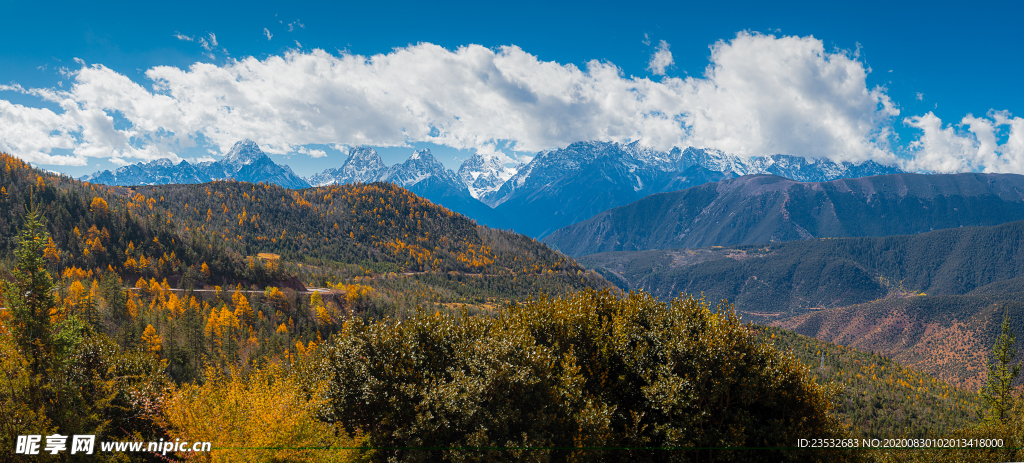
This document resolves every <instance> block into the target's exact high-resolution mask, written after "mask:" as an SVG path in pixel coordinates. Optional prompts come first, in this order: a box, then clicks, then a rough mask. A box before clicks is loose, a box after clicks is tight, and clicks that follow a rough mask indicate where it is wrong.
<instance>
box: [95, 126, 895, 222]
mask: <svg viewBox="0 0 1024 463" xmlns="http://www.w3.org/2000/svg"><path fill="white" fill-rule="evenodd" d="M511 161H512V160H511V159H510V158H508V157H506V156H504V155H503V154H501V153H489V154H480V153H476V154H474V155H473V156H471V157H470V158H468V159H467V160H466V161H465V162H463V163H462V166H461V167H460V168H459V170H458V173H456V172H452V171H451V170H450V169H448V168H446V167H444V165H443V164H441V163H440V162H438V160H437V159H435V158H434V156H433V155H432V154H431V153H430V151H429V150H418V151H415V152H413V153H412V155H411V156H410V157H409V159H408V160H406V161H405V162H403V163H401V164H396V165H393V166H387V165H385V164H384V162H383V161H382V160H381V158H380V156H379V155H378V154H377V152H376V151H374V150H373V149H371V148H368V147H359V148H351V149H350V150H349V157H348V159H346V160H345V162H344V164H342V166H341V167H337V168H331V169H327V170H324V171H323V172H321V173H319V174H316V175H313V176H310V177H309V178H307V179H305V180H303V179H301V178H299V177H298V176H296V175H295V173H294V172H292V170H291V169H290V168H289V167H288V166H282V165H278V164H275V163H274V162H273V161H272V160H271V159H270V158H269V157H267V156H266V154H264V153H263V151H261V150H260V149H259V146H257V145H256V143H255V142H253V141H251V140H242V141H240V142H238V143H236V144H235V145H234V146H233V147H232V148H231V150H230V151H229V152H228V153H227V155H225V156H224V158H223V159H221V160H219V161H212V162H201V163H195V164H190V163H188V162H185V161H182V162H181V163H179V164H177V165H175V164H173V163H171V162H170V161H168V160H157V161H152V162H149V163H139V164H135V165H131V166H125V167H121V168H119V169H117V170H116V171H114V172H110V171H104V172H97V173H95V174H93V175H89V176H85V177H83V178H82V179H83V180H86V181H90V182H95V183H106V184H112V185H147V184H166V183H202V182H209V181H213V180H219V179H228V178H233V179H235V180H239V181H246V182H267V183H275V184H278V185H281V186H284V187H287V188H305V187H308V186H309V185H315V186H324V185H331V184H346V183H357V182H361V183H371V182H390V183H394V184H396V185H399V186H402V187H404V188H407V189H409V190H410V191H412V192H413V193H416V194H418V195H420V196H423V197H425V198H427V199H429V200H431V201H433V202H435V203H438V204H441V205H444V206H445V207H448V208H450V209H452V210H455V211H457V212H461V213H463V214H465V215H467V216H469V217H471V218H474V219H476V220H477V221H478V222H480V223H483V224H486V225H490V226H494V227H501V228H513V229H515V230H517V231H519V232H522V233H525V234H527V235H530V236H534V237H543V236H545V235H547V234H549V233H551V232H553V231H554V230H557V229H559V228H561V227H564V226H566V225H571V224H573V223H577V222H580V221H583V220H586V219H588V218H590V217H591V216H593V215H595V214H597V213H599V212H602V211H605V210H607V209H610V208H613V207H617V206H622V205H625V204H628V203H631V202H633V201H637V200H639V199H641V198H644V197H646V196H648V195H651V194H655V193H663V192H669V191H678V190H683V189H686V188H690V187H694V186H698V185H702V184H705V183H708V182H717V181H720V180H723V179H728V178H733V177H739V176H742V175H749V174H774V175H778V176H781V177H786V178H789V179H792V180H797V181H801V182H825V181H831V180H835V179H839V178H853V177H865V176H872V175H883V174H895V173H900V172H901V171H900V170H899V169H897V168H895V167H890V166H884V165H881V164H878V163H875V162H872V161H868V162H863V163H857V164H855V163H850V162H838V163H837V162H834V161H831V160H829V159H827V158H816V159H806V158H803V157H796V156H787V155H773V156H764V157H750V158H744V157H739V156H735V155H730V154H728V153H724V152H722V151H719V150H714V149H699V148H686V149H679V148H673V149H672V150H671V151H668V152H665V151H658V150H655V149H651V148H648V147H645V146H642V145H640V144H639V143H637V142H634V143H629V144H621V143H612V142H578V143H573V144H571V145H569V146H567V147H565V148H561V149H556V150H548V151H541V152H539V153H537V154H536V155H535V156H534V157H533V159H532V160H531V161H530V162H529V163H527V164H526V165H521V164H520V165H517V166H515V167H509V164H511V163H512V162H511ZM307 181H308V183H307Z"/></svg>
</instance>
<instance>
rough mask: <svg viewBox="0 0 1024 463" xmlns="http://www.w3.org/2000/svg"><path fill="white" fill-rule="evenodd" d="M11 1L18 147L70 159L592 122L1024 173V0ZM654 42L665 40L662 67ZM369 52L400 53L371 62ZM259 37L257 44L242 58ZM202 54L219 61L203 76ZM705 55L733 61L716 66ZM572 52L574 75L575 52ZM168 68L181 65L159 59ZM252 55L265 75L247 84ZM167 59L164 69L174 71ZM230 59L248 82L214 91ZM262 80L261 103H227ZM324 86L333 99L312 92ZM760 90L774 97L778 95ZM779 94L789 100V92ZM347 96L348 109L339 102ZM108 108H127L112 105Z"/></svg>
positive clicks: (703, 141)
mask: <svg viewBox="0 0 1024 463" xmlns="http://www.w3.org/2000/svg"><path fill="white" fill-rule="evenodd" d="M3 9H4V10H5V11H7V12H9V14H8V15H7V17H8V18H16V19H15V20H9V21H6V22H5V26H4V37H5V38H4V46H3V47H0V85H3V87H0V124H3V125H6V126H7V127H6V128H4V127H2V126H0V149H3V150H5V151H8V152H11V153H12V154H15V155H19V156H22V157H24V158H26V159H28V160H30V161H32V162H33V163H34V164H36V165H40V166H42V167H45V168H49V169H53V170H57V171H61V172H66V173H69V174H71V175H75V176H79V175H82V174H86V173H91V172H93V171H96V170H98V169H100V168H103V169H106V168H113V167H116V166H117V165H120V164H124V163H134V162H138V161H140V160H146V159H153V158H156V157H168V156H177V158H187V159H194V158H202V157H204V156H213V157H216V155H217V154H218V153H222V152H224V151H225V150H226V149H227V148H229V140H232V139H234V138H241V137H242V136H250V138H254V139H255V140H256V141H257V142H258V143H260V144H261V146H264V147H265V149H267V151H269V152H272V153H275V155H274V157H275V159H276V160H277V161H279V162H286V163H288V164H290V165H292V167H293V168H294V169H295V170H296V171H297V172H298V173H299V174H300V175H309V174H312V173H315V172H318V171H320V170H322V169H323V168H325V167H333V166H337V165H340V163H341V162H343V160H344V158H345V156H344V154H343V152H342V151H341V150H343V149H344V147H343V146H342V145H352V144H363V143H361V142H367V143H366V144H370V145H373V146H378V147H380V149H379V150H378V151H380V152H382V154H383V155H384V158H385V162H387V163H389V164H391V163H395V162H399V161H401V160H402V159H403V158H404V157H406V156H408V154H409V153H411V151H412V148H413V147H430V148H432V150H433V151H434V152H435V154H436V155H438V157H439V158H440V159H441V160H442V161H443V162H444V163H445V164H446V165H448V166H449V167H452V168H457V166H458V164H459V162H460V161H461V159H464V158H465V157H466V156H467V155H468V154H469V153H471V152H472V151H473V150H482V151H483V152H487V153H490V152H497V153H503V154H507V155H511V156H515V155H517V154H529V153H531V152H534V151H536V150H539V149H548V148H554V147H558V146H564V145H565V144H566V143H568V142H571V141H574V139H575V138H598V139H607V140H614V141H623V140H627V139H641V140H642V141H644V142H645V143H647V142H649V143H650V144H652V145H656V146H658V147H667V146H671V145H680V144H693V145H701V146H704V147H714V148H719V149H723V150H724V151H729V152H735V153H737V154H741V155H761V154H772V153H774V152H785V153H786V154H796V155H805V156H830V157H833V158H838V159H847V160H852V161H861V160H865V159H876V160H879V161H883V162H890V163H903V164H904V165H906V166H907V167H909V168H911V169H924V170H936V171H965V170H987V171H1008V172H1016V173H1024V171H1022V170H1021V169H1024V146H1018V145H1017V144H1015V143H1016V141H1015V140H1016V139H1017V138H1020V139H1021V140H1024V122H1022V119H1020V118H1019V117H1018V114H1019V115H1020V116H1024V91H1022V90H1021V85H1020V76H1021V75H1022V74H1024V73H1022V71H1024V69H1022V67H1024V47H1022V46H1021V39H1020V37H1019V31H1020V24H1019V20H1018V19H1017V18H1020V17H1021V16H1022V11H1021V8H1020V7H1019V6H1017V5H1015V4H1013V3H1010V2H1004V3H986V2H974V3H970V4H966V3H962V2H959V3H947V4H939V3H935V2H920V3H898V2H856V3H853V2H848V3H828V4H826V3H825V2H786V3H785V4H782V5H778V4H772V2H700V3H688V2H663V3H650V2H648V3H645V4H644V5H643V6H632V5H629V6H627V5H626V4H625V3H622V2H615V3H599V2H565V3H560V4H558V5H554V6H553V5H550V4H548V3H546V2H513V3H494V2H489V3H488V2H462V3H447V4H438V3H430V2H358V3H356V2H352V3H338V2H324V3H302V4H295V3H283V2H245V3H242V2H238V3H233V4H232V3H222V2H177V3H175V4H174V6H173V7H171V6H167V5H152V4H147V3H137V2H108V3H107V4H106V5H104V6H100V7H94V6H90V5H86V4H83V3H82V2H50V3H46V4H37V3H32V2H8V1H5V2H4V4H3ZM786 38H791V39H792V40H785V39H786ZM715 44H719V45H717V51H718V54H717V55H716V54H715V52H714V51H713V49H712V48H709V47H712V46H715ZM471 45H479V46H481V47H482V48H479V49H477V48H473V47H471ZM510 46H512V47H514V48H503V47H510ZM815 47H817V48H815ZM459 50H463V52H461V53H460V52H459ZM659 50H667V51H668V53H670V55H664V54H663V55H662V58H665V56H671V60H670V61H671V64H670V65H668V66H665V67H664V68H663V69H662V68H661V67H659V66H657V65H656V64H657V62H656V60H654V57H655V54H656V53H658V52H659ZM815 50H818V51H815ZM446 51H447V53H445V52H446ZM375 56H381V57H385V58H388V59H383V58H382V59H379V60H377V62H373V63H370V62H371V61H373V59H372V58H373V57H375ZM249 57H252V58H254V59H255V61H256V62H255V63H252V62H250V65H248V66H241V65H239V63H241V62H244V61H245V60H246V59H247V58H249ZM345 57H349V58H353V57H354V58H355V60H354V61H349V62H347V63H343V62H342V61H343V60H344V58H345ZM667 62H668V61H665V60H664V59H663V61H662V63H663V64H664V63H667ZM197 63H207V64H208V65H210V66H208V67H206V68H203V69H204V70H203V71H202V72H192V67H194V66H196V65H197ZM260 63H263V64H265V65H261V64H260ZM360 63H370V64H367V65H366V66H363V67H360V66H361V65H360ZM594 63H597V64H600V65H601V66H602V67H600V68H595V67H594ZM709 64H715V65H718V66H720V69H719V70H718V72H717V74H716V76H715V77H714V78H709V77H708V75H706V74H705V70H706V69H707V68H708V66H709ZM748 64H749V66H748ZM325 66H333V67H336V68H338V69H341V68H344V69H345V71H344V72H340V71H339V72H338V73H337V75H335V76H334V77H333V78H331V79H327V80H322V81H318V80H316V79H313V80H310V81H306V82H305V84H304V86H300V87H301V88H300V89H299V90H296V91H303V92H306V93H303V94H294V95H292V94H286V93H284V90H281V91H282V92H283V93H281V94H279V95H277V96H276V97H274V98H268V99H267V101H266V102H265V104H267V105H271V106H273V108H272V109H269V110H268V109H267V108H263V107H261V106H260V105H259V104H258V102H254V101H253V100H255V99H258V98H257V97H256V96H254V95H261V94H262V93H261V92H272V91H276V90H280V89H281V88H282V87H287V83H288V82H291V80H292V79H293V77H292V76H293V74H292V73H301V72H303V71H302V69H308V68H317V69H323V68H324V67H325ZM446 66H447V67H446ZM551 66H558V67H559V69H551ZM570 66H574V67H573V68H572V69H575V70H576V71H577V72H576V73H575V74H573V73H572V72H563V71H561V70H560V69H567V68H568V67H570ZM800 66H805V67H806V69H804V68H801V67H800ZM166 67H170V68H166ZM858 67H859V68H860V69H862V70H863V73H864V76H863V78H862V79H861V80H858V78H857V72H858V70H857V69H858ZM385 68H386V69H385ZM83 69H85V70H93V71H94V72H82V70H83ZM153 69H164V71H161V72H157V73H156V74H147V72H148V71H152V70H153ZM168 69H178V70H180V72H177V73H175V72H171V71H169V70H168ZM495 69H496V71H494V72H495V73H496V74H494V75H491V74H488V75H487V76H483V77H479V76H480V75H482V73H487V72H490V70H495ZM572 69H570V71H572ZM793 69H797V70H800V69H803V71H804V72H796V71H793V72H791V71H792V70H793ZM616 72H617V73H618V77H616V76H615V73H616ZM545 73H551V74H545ZM609 73H610V74H609ZM221 74H223V75H221ZM408 74H412V75H417V76H422V77H421V79H420V80H416V79H412V80H409V79H406V78H405V77H404V76H405V75H408ZM570 74H571V75H570ZM253 75H255V76H258V77H256V78H255V80H259V81H260V82H262V84H261V85H258V86H252V87H246V86H245V85H243V84H245V83H246V82H243V81H246V79H249V78H250V76H253ZM446 76H454V77H452V78H451V80H450V83H451V86H452V87H453V88H448V87H445V85H444V84H445V82H447V80H446V79H447V77H446ZM474 76H477V77H479V79H477V77H474ZM851 76H852V77H851ZM496 77H501V78H502V79H504V80H502V82H505V84H502V85H505V87H509V86H511V87H509V88H512V87H514V89H513V90H512V94H509V93H507V90H508V89H507V88H505V87H501V86H499V85H498V84H493V83H494V82H496ZM319 78H321V79H323V78H322V76H321V77H319ZM562 78H564V82H562V81H560V80H559V79H562ZM688 78H689V79H688ZM762 78H763V81H758V79H762ZM846 78H850V79H852V80H849V81H847V80H844V79H846ZM160 79H164V80H165V81H167V82H170V84H169V85H167V86H166V87H165V88H156V87H159V85H156V84H157V82H159V80H160ZM218 79H220V80H218ZM223 79H227V80H229V81H231V82H228V83H227V84H225V86H224V87H223V88H220V87H217V85H216V84H217V82H221V83H223V82H222V81H223ZM359 79H367V80H368V82H360V81H358V80H359ZM439 80H440V81H441V82H440V83H438V82H437V81H439ZM506 80H507V82H506ZM369 81H372V82H369ZM126 82H130V83H132V84H134V85H136V86H138V88H139V89H142V90H144V91H145V93H138V92H136V93H138V95H135V94H133V93H132V92H131V91H125V92H123V95H121V96H122V97H123V98H120V99H118V101H111V97H110V96H109V95H103V94H99V95H97V94H96V92H114V93H119V94H120V93H121V92H120V91H119V90H116V89H122V88H126V87H124V86H125V85H126ZM239 82H242V84H239ZM552 82H554V83H555V84H552ZM559 82H562V83H563V84H564V87H559V88H549V84H550V85H556V84H558V83H559ZM851 82H852V83H851ZM364 84H372V85H374V86H375V87H374V89H373V92H376V93H373V94H374V95H379V94H387V95H390V96H392V97H394V98H398V99H399V100H401V101H397V100H396V101H390V100H389V101H384V100H382V99H380V98H377V97H366V96H365V95H362V96H360V97H358V98H356V97H353V98H350V99H347V100H346V99H340V100H339V101H338V102H334V103H336V105H335V106H333V107H329V105H330V104H331V103H332V100H333V95H334V93H332V92H335V91H337V94H345V92H350V93H351V92H352V91H353V90H352V89H353V88H363V87H364V86H365V85H364ZM492 84H493V85H492ZM506 84H507V85H506ZM90 85H92V87H90ZM581 85H582V86H584V87H586V88H585V89H584V91H583V93H579V94H578V93H576V92H577V91H578V88H579V87H580V86H581ZM851 85H853V86H854V87H856V88H851V87H850V86H851ZM556 86H557V85H556ZM787 86H791V87H792V89H790V87H787ZM410 87H412V89H410ZM475 87H479V88H475ZM417 88H418V89H419V90H417ZM466 88H470V89H471V90H470V91H468V93H467V91H466V90H465V89H466ZM338 89H340V90H338ZM516 89H518V90H516ZM285 90H286V89H285ZM175 91H178V92H179V94H177V96H176V95H175V93H174V92H175ZM218 91H222V92H223V93H224V97H225V98H226V99H227V100H225V101H230V103H225V107H226V108H228V107H229V109H225V110H224V111H223V112H222V113H220V115H217V114H213V113H211V112H209V111H206V110H205V109H202V108H200V107H201V105H204V104H205V105H216V104H218V103H217V101H221V100H218V97H217V94H216V93H217V92H218ZM247 91H248V92H254V93H248V94H247V95H248V97H247V98H246V99H245V101H246V102H248V103H241V102H240V101H241V100H231V95H232V94H233V93H232V92H243V93H244V92H247ZM90 92H92V93H90ZM204 92H205V93H204ZM309 92H315V93H316V96H315V97H312V99H304V98H305V97H306V96H308V94H309ZM401 92H407V94H405V93H401ZM460 92H461V93H460ZM516 92H521V93H522V94H518V93H516ZM588 92H589V93H588ZM399 93H401V94H400V95H399ZM765 94H771V95H774V96H775V97H776V99H766V100H763V101H761V100H760V99H759V98H761V97H762V96H764V95H765ZM861 94H864V95H861ZM133 95H135V96H133ZM169 95H170V101H169V102H168V101H164V100H167V98H162V99H161V98H159V97H167V96H169ZM180 95H191V96H189V97H188V98H194V100H190V101H184V100H182V98H185V97H182V96H180ZM510 95H511V96H510ZM538 95H539V97H538ZM779 95H782V96H779ZM785 95H792V98H789V99H785V98H788V97H785ZM538 98H539V99H538ZM615 98H619V99H620V100H621V101H609V100H612V99H615ZM630 98H634V99H636V100H641V101H640V102H637V101H633V100H630ZM778 98H783V99H784V101H782V103H781V104H782V105H787V104H789V103H791V102H792V104H793V105H794V106H792V107H786V108H783V109H784V110H777V109H778V107H779V106H780V100H779V99H778ZM186 99H187V98H186ZM151 100H152V101H151ZM156 100H160V101H156ZM808 100H813V101H819V102H820V101H823V102H825V103H823V104H818V105H816V106H815V105H812V106H813V107H807V105H806V104H805V103H806V102H807V101H808ZM69 101H71V102H72V103H68V102H69ZM321 101H322V102H324V106H318V105H319V103H320V102H321ZM403 101H405V102H411V103H402V102H403ZM147 102H148V103H147ZM68 104H74V105H75V106H76V107H77V108H78V109H77V112H75V111H72V112H75V114H69V109H68V106H67V105H68ZM245 104H251V105H252V106H251V107H246V106H244V105H245ZM378 104H379V106H374V105H378ZM168 105H169V106H168ZM403 105H404V106H403ZM474 105H478V106H479V107H480V108H482V109H480V110H479V111H476V109H477V108H476V107H475V106H474ZM371 106H372V108H371ZM168 107H174V108H177V109H175V110H174V111H176V115H175V116H174V117H173V118H171V117H170V116H167V115H166V114H163V115H159V114H157V113H160V112H161V111H165V112H166V111H168V109H167V108H168ZM161 108H163V109H161ZM196 108H200V109H196ZM281 108H285V109H281ZM396 108H398V109H396ZM403 108H404V109H403ZM405 110H407V112H402V111H405ZM303 111H314V112H317V113H318V114H319V113H320V111H323V114H326V115H321V116H315V115H307V114H305V113H303ZM332 111H333V112H332ZM396 111H399V112H396ZM993 111H994V112H993ZM1003 111H1006V112H1003ZM79 112H80V113H81V114H78V113H79ZM231 112H234V113H236V114H235V115H231V114H229V113H231ZM560 112H561V113H560ZM237 113H241V115H238V114H237ZM357 113H358V114H357ZM161 114H162V113H161ZM335 114H345V115H346V116H345V117H342V118H341V119H342V120H343V121H342V122H331V121H335V120H338V118H337V117H334V116H332V115H335ZM552 114H554V115H552ZM837 114H838V116H837ZM348 115H351V119H347V117H349V116H348ZM505 115H507V117H508V120H503V118H504V117H505ZM969 115H971V116H973V117H972V118H969V119H968V116H969ZM748 116H749V117H748ZM102 117H108V118H109V120H110V122H109V123H103V122H102V121H99V122H96V121H97V120H98V119H97V118H102ZM547 118H556V119H551V120H549V119H547ZM914 118H917V119H914ZM171 119H173V120H171ZM252 119H260V120H261V124H263V125H260V124H256V123H251V120H252ZM833 119H834V120H833ZM90 121H93V122H90ZM821 121H825V122H821ZM908 121H909V122H908ZM93 123H96V124H99V125H95V126H93V125H90V124H93ZM19 124H20V125H19ZM103 124H107V125H108V126H110V127H107V128H106V129H104V128H103V127H104V125H103ZM204 124H208V125H215V126H216V130H213V129H210V128H209V127H206V126H205V125H204ZM332 124H337V125H336V126H335V125H332ZM360 124H366V126H365V127H363V126H360ZM517 124H518V125H517ZM729 124H733V125H736V126H737V127H740V126H742V127H747V128H748V129H749V130H747V129H742V127H740V128H736V127H724V128H723V125H729ZM283 126H294V127H293V128H292V129H289V130H283V129H280V127H283ZM413 126H415V127H413ZM796 126H799V127H803V128H800V129H792V127H796ZM750 127H753V129H750ZM1018 127H1019V128H1018ZM104 130H106V131H107V132H109V133H107V134H106V135H104V134H103V133H101V132H103V131H104ZM118 131H119V132H118ZM396 131H397V132H396ZM118 134H120V135H118ZM263 134H267V139H266V140H261V139H260V137H259V135H263ZM119 137H120V138H119ZM1015 137H1016V138H1015ZM119 140H120V141H119ZM183 140H184V141H183ZM188 140H191V141H188ZM119 143H120V144H119ZM226 145H228V146H226ZM403 145H408V146H403ZM321 152H322V153H323V156H322V157H318V156H321V154H320V153H321ZM83 164H84V165H83Z"/></svg>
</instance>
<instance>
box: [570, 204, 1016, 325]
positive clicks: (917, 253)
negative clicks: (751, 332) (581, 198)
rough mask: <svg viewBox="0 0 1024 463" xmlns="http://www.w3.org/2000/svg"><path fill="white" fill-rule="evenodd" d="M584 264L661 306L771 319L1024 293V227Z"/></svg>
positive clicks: (678, 252) (663, 253)
mask: <svg viewBox="0 0 1024 463" xmlns="http://www.w3.org/2000/svg"><path fill="white" fill-rule="evenodd" d="M579 262H580V263H582V264H583V265H585V266H587V267H590V268H593V269H596V270H598V271H599V272H601V273H603V274H604V275H605V277H606V278H608V279H609V280H612V281H613V282H614V283H616V284H617V285H619V286H620V287H622V288H623V289H627V290H636V289H643V290H645V291H647V292H649V293H651V294H653V295H655V296H657V297H659V298H662V299H668V298H672V297H675V296H677V295H679V293H680V292H683V293H689V294H700V293H703V294H704V295H705V296H706V297H707V298H708V299H709V300H721V299H728V300H729V301H730V302H734V303H736V307H737V310H740V311H742V312H744V313H746V314H748V315H750V316H753V317H755V318H758V319H761V320H766V319H768V320H770V319H777V318H780V317H786V316H792V315H796V314H800V313H803V312H805V311H808V310H818V309H822V308H833V307H841V306H847V305H850V304H859V303H864V302H868V301H873V300H875V299H878V298H880V297H883V296H885V295H887V294H889V293H913V294H917V293H918V292H924V293H926V294H929V295H933V294H934V295H939V294H944V295H960V294H966V293H968V292H971V291H976V290H978V288H981V287H986V288H988V292H987V293H986V294H987V295H991V294H993V293H994V292H998V293H1008V292H1016V291H1022V290H1024V288H1022V287H1014V284H1013V283H1014V282H1016V281H1019V280H1014V279H1015V278H1016V279H1020V278H1022V277H1024V221H1017V222H1011V223H1007V224H1003V225H997V226H994V227H963V228H954V229H946V230H936V231H934V232H928V233H921V234H918V235H903V236H886V237H874V238H836V239H816V240H805V241H792V242H788V243H772V244H769V245H756V246H737V247H715V248H704V249H661V250H657V249H652V250H647V251H620V252H607V253H598V254H591V255H588V256H584V257H581V258H580V259H579ZM996 282H1004V283H1002V284H1001V286H1000V285H996ZM993 285H995V286H993Z"/></svg>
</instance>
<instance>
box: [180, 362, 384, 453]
mask: <svg viewBox="0 0 1024 463" xmlns="http://www.w3.org/2000/svg"><path fill="white" fill-rule="evenodd" d="M205 377H206V382H205V383H203V384H202V385H197V384H186V385H183V386H181V387H179V388H175V389H172V390H171V391H170V392H168V393H167V394H166V395H165V400H164V405H163V408H162V420H161V421H162V424H163V426H164V428H165V429H166V430H167V433H168V435H169V436H170V439H181V440H183V441H190V442H194V441H210V442H214V445H216V446H217V447H218V448H221V449H223V450H216V449H215V450H213V451H212V452H211V453H209V454H188V453H183V454H181V455H177V456H179V457H182V458H185V459H186V460H188V461H191V459H196V460H197V461H210V459H211V458H212V461H217V462H226V463H233V462H250V461H289V462H329V463H333V462H350V461H362V460H363V459H362V458H360V457H361V455H360V453H359V451H358V450H351V449H353V448H357V447H362V446H364V440H363V438H362V437H361V436H359V435H356V437H351V436H350V435H349V434H348V433H347V432H345V430H344V429H343V428H342V427H341V426H340V425H339V424H330V423H326V422H323V421H320V420H318V419H317V412H318V411H319V410H322V409H324V408H327V407H329V402H328V400H327V398H326V394H325V391H326V390H325V386H324V384H314V385H313V387H311V388H310V387H303V386H304V385H300V384H299V383H298V381H297V380H295V379H293V378H292V377H290V376H288V375H286V374H285V373H284V370H283V369H281V368H279V367H274V366H270V367H267V368H264V369H257V370H254V371H252V372H251V373H249V374H248V375H245V374H242V373H240V372H238V371H236V370H232V371H230V372H229V373H227V374H225V373H224V372H222V371H221V370H220V369H217V368H209V369H207V370H206V373H205ZM307 392H310V393H307Z"/></svg>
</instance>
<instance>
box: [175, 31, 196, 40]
mask: <svg viewBox="0 0 1024 463" xmlns="http://www.w3.org/2000/svg"><path fill="white" fill-rule="evenodd" d="M174 38H176V39H178V40H184V41H186V42H195V41H196V39H195V38H194V37H189V36H187V35H185V34H182V33H181V32H175V33H174Z"/></svg>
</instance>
